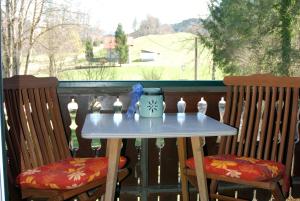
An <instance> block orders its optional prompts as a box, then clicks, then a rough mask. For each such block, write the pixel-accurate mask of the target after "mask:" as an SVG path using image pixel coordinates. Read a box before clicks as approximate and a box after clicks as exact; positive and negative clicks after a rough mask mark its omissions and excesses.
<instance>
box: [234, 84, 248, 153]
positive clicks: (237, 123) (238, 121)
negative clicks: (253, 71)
mask: <svg viewBox="0 0 300 201" xmlns="http://www.w3.org/2000/svg"><path fill="white" fill-rule="evenodd" d="M244 95H245V94H244V87H243V86H240V87H239V102H238V112H237V117H236V120H235V125H234V126H235V127H236V128H239V127H240V124H241V115H242V112H243V104H244ZM238 135H239V134H237V135H234V137H233V141H232V146H231V154H235V153H236V146H237V141H238V137H239V136H238Z"/></svg>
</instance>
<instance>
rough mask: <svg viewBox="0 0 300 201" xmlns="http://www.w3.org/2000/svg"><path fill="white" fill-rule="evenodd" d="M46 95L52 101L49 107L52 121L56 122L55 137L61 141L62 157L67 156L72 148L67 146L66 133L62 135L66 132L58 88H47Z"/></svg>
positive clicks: (49, 101)
mask: <svg viewBox="0 0 300 201" xmlns="http://www.w3.org/2000/svg"><path fill="white" fill-rule="evenodd" d="M46 97H47V100H48V103H50V106H49V109H50V111H51V112H50V114H52V122H53V124H54V126H53V129H54V134H55V137H56V139H57V141H58V143H59V148H61V149H60V152H59V154H60V157H61V158H66V157H69V156H70V150H69V148H68V146H65V145H66V144H68V142H67V138H66V136H65V135H61V133H65V130H64V126H63V123H62V122H63V120H62V117H61V114H60V108H59V102H58V99H57V93H56V88H54V87H51V88H48V89H46Z"/></svg>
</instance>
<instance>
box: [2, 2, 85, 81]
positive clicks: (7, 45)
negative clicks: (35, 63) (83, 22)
mask: <svg viewBox="0 0 300 201" xmlns="http://www.w3.org/2000/svg"><path fill="white" fill-rule="evenodd" d="M2 2H3V4H1V15H2V16H1V17H2V21H1V28H2V29H1V31H2V37H3V40H2V41H1V42H2V47H3V57H2V58H3V66H4V71H5V75H4V76H5V77H9V76H12V75H16V74H21V73H22V72H20V69H21V66H23V67H24V74H27V73H28V71H29V63H30V58H31V56H32V52H33V50H34V48H35V46H45V47H47V48H48V49H49V48H50V49H51V47H50V46H48V45H46V44H45V41H44V39H42V38H45V37H44V36H45V35H47V37H48V39H49V37H50V35H51V33H50V34H48V32H52V34H53V33H54V32H55V31H58V30H59V29H60V28H61V27H68V28H69V27H70V26H78V25H79V24H80V22H78V21H76V20H80V19H82V17H78V15H80V13H74V12H70V10H67V9H66V7H65V6H64V5H63V4H56V3H54V2H52V1H51V0H5V1H2ZM63 2H64V1H63ZM55 29H57V30H55ZM60 36H61V35H60ZM58 38H59V37H57V36H56V37H54V36H53V37H52V39H51V40H50V43H49V44H50V45H52V44H51V41H52V42H53V40H59V39H58ZM61 38H62V37H61ZM43 41H44V42H43ZM48 42H49V41H48ZM37 43H42V44H37ZM52 46H53V48H54V45H52ZM47 48H46V49H47ZM53 48H52V49H53ZM23 55H24V57H25V58H24V59H25V62H24V63H22V56H23ZM52 58H53V57H52ZM49 59H50V57H49ZM50 63H51V62H50ZM49 67H50V68H51V65H50V66H49ZM49 70H50V71H51V69H49Z"/></svg>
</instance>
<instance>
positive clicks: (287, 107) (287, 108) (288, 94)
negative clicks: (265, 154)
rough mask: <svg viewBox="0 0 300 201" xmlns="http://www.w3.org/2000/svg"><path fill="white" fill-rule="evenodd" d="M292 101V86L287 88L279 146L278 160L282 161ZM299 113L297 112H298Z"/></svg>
mask: <svg viewBox="0 0 300 201" xmlns="http://www.w3.org/2000/svg"><path fill="white" fill-rule="evenodd" d="M290 101H291V88H287V89H286V95H285V101H284V103H285V104H284V117H283V124H282V129H281V142H280V146H279V153H278V162H282V159H283V158H282V157H283V152H284V147H285V140H286V135H287V125H288V120H289V114H290ZM296 113H297V112H296Z"/></svg>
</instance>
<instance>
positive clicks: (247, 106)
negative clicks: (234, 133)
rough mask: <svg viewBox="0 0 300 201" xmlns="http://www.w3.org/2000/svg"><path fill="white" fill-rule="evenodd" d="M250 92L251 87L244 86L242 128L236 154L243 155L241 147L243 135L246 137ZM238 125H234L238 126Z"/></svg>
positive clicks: (243, 142)
mask: <svg viewBox="0 0 300 201" xmlns="http://www.w3.org/2000/svg"><path fill="white" fill-rule="evenodd" d="M250 94H251V87H250V86H247V87H246V100H245V102H246V103H245V107H244V112H243V113H244V114H243V124H242V129H241V133H240V142H239V148H238V153H237V155H238V156H242V155H243V148H244V145H245V137H246V130H247V121H248V113H249V109H250ZM238 127H239V125H238V126H237V127H236V128H238Z"/></svg>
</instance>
